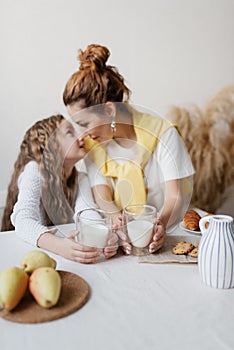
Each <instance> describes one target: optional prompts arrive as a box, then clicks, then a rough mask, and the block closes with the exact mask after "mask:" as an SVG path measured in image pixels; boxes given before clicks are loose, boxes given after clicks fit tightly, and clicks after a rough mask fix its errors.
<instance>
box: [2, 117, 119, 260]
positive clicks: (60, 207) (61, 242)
mask: <svg viewBox="0 0 234 350" xmlns="http://www.w3.org/2000/svg"><path fill="white" fill-rule="evenodd" d="M84 154H85V151H84V147H83V143H81V142H79V141H78V139H77V137H76V134H75V130H74V128H73V126H72V125H71V124H70V123H69V122H68V121H66V120H65V119H64V118H63V116H61V115H55V116H51V117H49V118H47V119H43V120H41V121H38V122H37V123H36V124H34V125H33V126H32V127H31V128H30V129H29V130H28V131H27V132H26V134H25V136H24V139H23V141H22V143H21V147H20V153H19V155H18V158H17V160H16V163H15V167H14V172H13V175H12V179H11V182H10V185H9V188H8V196H7V201H6V207H5V211H4V214H3V220H2V230H3V231H5V230H10V229H13V228H14V227H15V229H16V233H17V234H18V235H19V236H20V237H21V238H22V239H24V240H25V241H27V242H29V243H31V244H32V245H35V246H37V247H40V248H44V249H47V250H49V251H51V252H53V253H56V254H58V255H61V256H63V257H65V258H68V259H71V260H74V261H78V262H82V263H93V262H96V261H97V259H98V258H99V255H100V252H99V251H98V250H97V249H96V248H92V247H85V246H82V245H80V244H78V243H77V242H76V241H75V236H76V235H77V234H78V232H71V233H70V234H69V235H68V236H67V237H65V238H61V237H58V236H56V235H54V233H55V232H56V229H54V228H52V229H50V228H49V226H51V225H57V224H64V223H69V222H72V221H73V216H74V211H75V212H76V211H78V210H82V209H85V208H87V207H95V206H96V205H95V204H94V202H93V197H92V193H91V190H90V185H89V182H88V178H87V177H86V175H85V174H84V173H79V174H78V172H77V170H76V168H75V164H76V163H77V161H78V160H80V159H81V158H83V157H84ZM117 240H118V239H117V236H116V235H113V237H112V238H111V239H110V242H109V243H110V246H109V247H106V248H105V250H104V254H105V256H106V258H110V257H111V256H113V255H115V254H116V252H117V248H118V246H117Z"/></svg>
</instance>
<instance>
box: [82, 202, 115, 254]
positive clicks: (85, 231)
mask: <svg viewBox="0 0 234 350" xmlns="http://www.w3.org/2000/svg"><path fill="white" fill-rule="evenodd" d="M111 225H112V219H111V215H110V214H108V213H107V212H105V211H104V210H101V209H96V208H89V209H84V210H82V211H80V212H78V213H77V215H76V229H77V230H78V231H79V235H78V238H77V241H78V242H79V243H80V244H83V245H85V246H88V247H95V248H99V249H103V248H104V247H106V246H107V240H108V236H109V234H110V232H111Z"/></svg>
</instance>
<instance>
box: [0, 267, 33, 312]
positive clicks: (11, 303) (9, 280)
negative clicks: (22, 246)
mask: <svg viewBox="0 0 234 350" xmlns="http://www.w3.org/2000/svg"><path fill="white" fill-rule="evenodd" d="M28 279H29V277H28V275H27V273H26V272H25V271H24V270H23V269H21V268H19V267H10V268H8V269H6V270H4V271H2V272H1V273H0V309H5V310H7V311H11V310H12V309H14V308H15V307H16V306H17V305H18V304H19V302H20V300H21V299H22V298H23V296H24V294H25V292H26V290H27V286H28Z"/></svg>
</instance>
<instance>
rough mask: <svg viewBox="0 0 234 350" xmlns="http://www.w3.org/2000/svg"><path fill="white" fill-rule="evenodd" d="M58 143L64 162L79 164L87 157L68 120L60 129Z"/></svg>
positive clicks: (61, 124)
mask: <svg viewBox="0 0 234 350" xmlns="http://www.w3.org/2000/svg"><path fill="white" fill-rule="evenodd" d="M58 141H59V144H60V148H61V151H62V157H63V158H64V162H66V161H69V163H74V164H75V163H77V162H78V161H79V160H80V159H82V158H83V157H84V156H85V150H84V147H83V146H84V145H83V142H82V141H79V140H78V138H77V135H76V132H75V130H74V128H73V126H72V125H71V123H69V122H68V121H67V120H64V121H62V122H61V123H60V125H59V128H58Z"/></svg>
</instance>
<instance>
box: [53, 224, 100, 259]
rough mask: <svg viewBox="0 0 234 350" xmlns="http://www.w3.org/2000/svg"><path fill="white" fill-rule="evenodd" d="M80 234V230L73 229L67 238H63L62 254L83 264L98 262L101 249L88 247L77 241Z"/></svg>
mask: <svg viewBox="0 0 234 350" xmlns="http://www.w3.org/2000/svg"><path fill="white" fill-rule="evenodd" d="M78 235H79V232H78V231H72V232H70V233H69V235H68V236H67V237H66V238H62V239H61V245H60V255H62V256H63V257H64V258H67V259H69V260H73V261H76V262H79V263H83V264H91V263H95V262H97V260H98V258H99V257H100V251H99V250H98V249H97V248H94V247H87V246H84V245H81V244H79V243H77V242H76V241H75V237H77V236H78Z"/></svg>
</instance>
